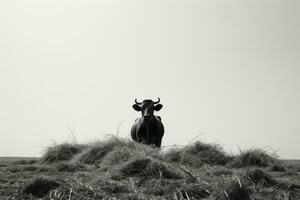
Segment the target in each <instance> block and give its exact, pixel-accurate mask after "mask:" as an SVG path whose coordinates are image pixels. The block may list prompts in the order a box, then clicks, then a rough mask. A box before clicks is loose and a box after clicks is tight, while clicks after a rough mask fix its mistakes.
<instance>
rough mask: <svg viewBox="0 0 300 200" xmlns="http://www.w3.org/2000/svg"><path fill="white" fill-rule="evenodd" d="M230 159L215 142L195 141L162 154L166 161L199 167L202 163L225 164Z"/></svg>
mask: <svg viewBox="0 0 300 200" xmlns="http://www.w3.org/2000/svg"><path fill="white" fill-rule="evenodd" d="M230 159H231V157H230V156H228V155H227V154H226V153H225V152H224V150H223V149H222V148H221V147H220V146H219V145H215V144H205V143H202V142H195V143H194V144H192V145H190V146H186V147H184V148H182V149H171V150H169V151H168V152H166V153H165V155H164V160H166V161H167V162H171V163H172V162H176V163H180V164H183V165H188V166H192V167H201V166H203V165H204V164H209V165H225V164H226V163H227V162H228V161H229V160H230Z"/></svg>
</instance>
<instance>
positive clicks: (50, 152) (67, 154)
mask: <svg viewBox="0 0 300 200" xmlns="http://www.w3.org/2000/svg"><path fill="white" fill-rule="evenodd" d="M84 148H85V145H79V144H71V143H63V144H60V145H57V146H52V147H49V148H48V149H47V150H46V153H45V154H44V156H43V157H42V158H41V162H42V163H44V164H45V163H47V164H51V163H55V162H60V161H68V160H71V159H72V158H73V156H74V155H76V154H78V153H80V152H81V151H82V150H83V149H84Z"/></svg>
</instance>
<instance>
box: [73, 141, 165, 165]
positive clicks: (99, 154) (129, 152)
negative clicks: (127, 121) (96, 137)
mask: <svg viewBox="0 0 300 200" xmlns="http://www.w3.org/2000/svg"><path fill="white" fill-rule="evenodd" d="M79 156H80V158H79V159H78V160H79V162H82V163H85V164H97V165H102V166H111V165H116V164H119V163H122V162H125V161H128V160H129V159H131V158H133V157H141V156H144V157H145V156H151V157H153V158H155V157H159V151H158V149H155V148H151V147H149V146H147V145H143V144H138V143H136V142H132V141H127V140H122V139H117V138H110V139H108V140H105V141H102V142H97V143H94V144H92V145H90V146H89V147H88V148H87V149H86V150H85V151H84V152H83V153H82V154H80V155H79Z"/></svg>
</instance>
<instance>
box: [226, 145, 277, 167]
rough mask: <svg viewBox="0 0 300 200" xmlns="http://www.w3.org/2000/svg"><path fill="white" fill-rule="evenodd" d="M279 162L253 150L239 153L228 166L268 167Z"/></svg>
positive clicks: (258, 150)
mask: <svg viewBox="0 0 300 200" xmlns="http://www.w3.org/2000/svg"><path fill="white" fill-rule="evenodd" d="M276 162H279V161H278V160H277V159H276V158H274V157H273V156H271V155H270V154H269V153H267V152H265V151H264V150H261V149H253V150H248V151H245V152H241V153H240V155H238V156H236V157H235V158H234V159H233V160H232V162H230V163H229V164H228V166H230V167H247V166H256V167H269V166H271V165H273V164H274V163H276Z"/></svg>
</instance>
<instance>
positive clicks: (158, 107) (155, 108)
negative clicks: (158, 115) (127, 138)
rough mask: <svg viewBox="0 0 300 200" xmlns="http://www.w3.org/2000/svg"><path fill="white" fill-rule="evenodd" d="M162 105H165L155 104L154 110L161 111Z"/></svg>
mask: <svg viewBox="0 0 300 200" xmlns="http://www.w3.org/2000/svg"><path fill="white" fill-rule="evenodd" d="M162 107H163V105H161V104H157V105H155V106H154V110H155V111H159V110H160V109H161V108H162Z"/></svg>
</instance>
